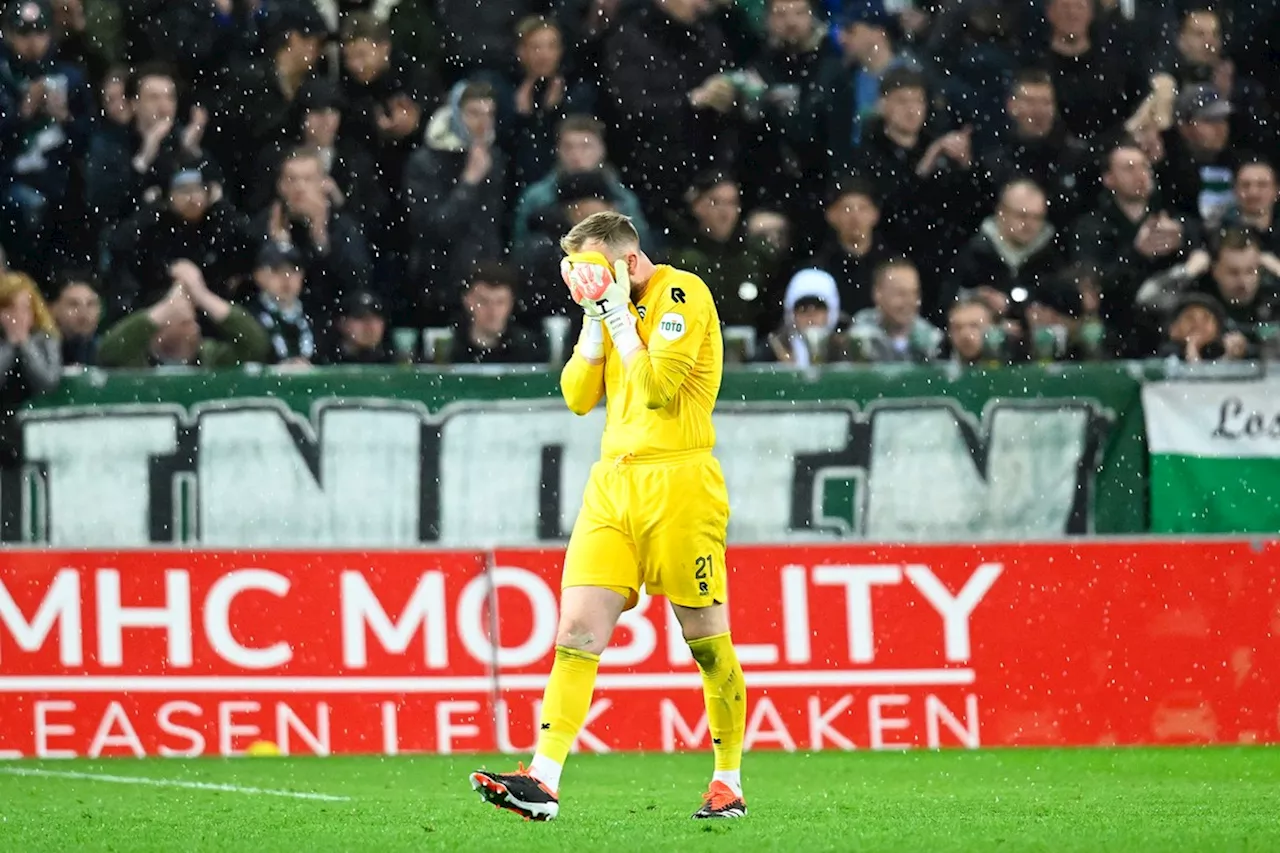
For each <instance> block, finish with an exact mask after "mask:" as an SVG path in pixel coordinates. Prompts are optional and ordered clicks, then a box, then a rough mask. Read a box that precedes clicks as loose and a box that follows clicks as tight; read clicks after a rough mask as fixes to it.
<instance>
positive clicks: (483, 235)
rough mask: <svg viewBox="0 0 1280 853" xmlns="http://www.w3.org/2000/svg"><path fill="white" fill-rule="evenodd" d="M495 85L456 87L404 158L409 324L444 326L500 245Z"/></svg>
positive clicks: (502, 213)
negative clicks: (410, 236)
mask: <svg viewBox="0 0 1280 853" xmlns="http://www.w3.org/2000/svg"><path fill="white" fill-rule="evenodd" d="M496 111H497V105H496V102H495V95H494V91H493V86H491V85H490V84H488V83H483V82H478V83H467V82H462V83H458V84H457V85H456V86H454V88H453V91H452V92H451V93H450V96H449V103H448V104H446V105H445V106H442V107H440V109H438V110H436V112H435V114H434V115H432V116H431V121H430V122H429V124H428V125H427V136H426V144H425V145H423V146H422V147H421V148H419V149H418V150H417V151H416V152H415V153H414V154H413V156H412V157H411V158H410V159H409V165H408V168H407V169H406V171H405V176H404V203H405V204H406V205H407V208H408V216H409V223H410V226H411V227H412V229H413V230H414V232H415V233H416V234H417V235H418V237H417V240H416V242H415V245H414V247H413V249H412V254H411V257H410V265H409V275H410V280H411V281H412V282H413V293H412V294H410V295H409V300H408V301H409V303H410V305H411V306H412V317H413V320H414V325H417V326H420V327H421V326H442V325H448V324H449V321H450V319H451V318H452V315H453V313H454V310H455V307H456V306H457V305H458V304H459V298H458V295H459V292H460V288H461V286H462V284H463V283H464V282H465V281H466V280H467V276H468V275H469V273H470V270H471V268H472V267H473V266H475V264H477V263H479V262H480V261H481V260H483V259H486V258H499V257H502V255H503V250H504V248H505V246H506V241H505V234H504V231H505V230H506V229H505V227H504V225H505V222H506V210H507V205H506V199H505V191H506V185H507V184H506V172H507V163H506V157H505V155H503V153H502V151H501V149H500V148H498V146H497V145H495V144H494V143H495V141H496V133H497V125H496Z"/></svg>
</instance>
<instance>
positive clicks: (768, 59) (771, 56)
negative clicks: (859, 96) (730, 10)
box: [741, 0, 853, 243]
mask: <svg viewBox="0 0 1280 853" xmlns="http://www.w3.org/2000/svg"><path fill="white" fill-rule="evenodd" d="M816 2H817V0H768V2H767V3H766V5H767V7H768V14H767V16H766V19H765V20H766V23H767V35H768V38H767V40H766V42H765V45H764V48H763V50H762V51H761V52H760V55H759V56H758V57H757V58H756V59H755V61H754V62H753V63H752V65H751V67H752V69H753V70H754V71H755V72H756V73H757V74H758V75H759V77H760V79H761V80H762V81H763V82H764V85H765V86H766V87H767V88H766V89H765V92H764V94H763V96H762V99H761V108H760V109H759V111H758V113H757V115H756V118H757V121H756V122H755V123H754V125H753V128H752V129H753V130H754V133H755V134H756V136H755V138H754V139H753V135H752V133H750V132H749V133H748V137H747V138H748V139H752V141H753V144H752V149H753V151H752V156H751V167H750V169H747V170H743V171H742V172H741V174H742V176H743V180H744V185H743V192H744V197H745V198H746V199H747V200H748V203H747V207H748V208H751V207H755V206H756V205H759V204H767V205H770V206H772V207H776V208H778V209H779V210H780V211H782V212H783V213H785V214H786V216H787V218H788V219H790V220H791V221H792V222H794V223H797V224H798V225H799V230H798V232H797V233H799V234H801V235H803V236H804V239H805V241H806V243H807V242H808V241H809V239H810V238H809V235H814V234H819V233H821V228H822V220H821V209H822V201H823V198H824V196H825V192H826V183H827V180H828V178H829V177H830V176H831V175H832V173H833V172H834V171H835V168H836V167H843V166H844V165H845V164H846V163H847V162H848V159H849V154H850V151H851V147H852V144H853V138H852V136H851V133H850V127H849V125H848V116H849V110H850V104H851V101H850V99H849V97H848V90H849V86H848V83H847V82H846V81H845V80H843V79H842V77H844V76H845V73H846V72H845V69H844V67H843V65H842V63H841V61H840V58H839V57H838V56H837V55H836V54H835V53H834V52H833V51H832V49H831V42H830V40H829V39H828V38H827V27H826V26H825V25H824V24H823V23H821V22H820V21H819V19H818V16H817V15H816V14H815V10H814V6H815V5H816ZM837 99H839V100H837ZM841 116H843V121H841V122H838V121H837V118H838V117H841Z"/></svg>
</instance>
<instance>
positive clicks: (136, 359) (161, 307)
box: [98, 260, 270, 369]
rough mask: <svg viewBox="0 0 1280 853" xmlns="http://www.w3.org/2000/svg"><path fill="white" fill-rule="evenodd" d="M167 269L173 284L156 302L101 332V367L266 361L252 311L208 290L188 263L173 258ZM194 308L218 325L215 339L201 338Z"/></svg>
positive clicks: (229, 364) (262, 335)
mask: <svg viewBox="0 0 1280 853" xmlns="http://www.w3.org/2000/svg"><path fill="white" fill-rule="evenodd" d="M170 272H171V275H172V276H173V286H172V287H171V288H170V289H169V292H168V293H166V294H165V295H164V296H163V297H162V298H161V299H160V301H158V302H157V303H156V304H154V305H152V306H151V307H150V308H146V309H144V310H142V311H136V312H134V313H133V314H130V315H129V316H128V317H125V318H124V319H123V320H121V321H119V322H118V323H116V324H115V325H114V326H112V327H111V328H110V329H108V330H107V332H106V334H104V335H103V336H102V341H101V343H100V344H99V347H98V363H99V364H100V365H101V366H103V367H128V368H135V369H136V368H144V367H159V366H184V367H232V366H235V365H241V364H247V363H259V364H260V363H262V362H263V361H265V360H266V359H267V357H268V355H269V353H270V346H269V344H268V342H267V335H266V333H265V332H264V331H263V330H262V326H260V325H259V324H258V321H257V320H255V319H254V318H253V315H252V314H250V313H249V312H247V311H246V310H245V309H243V308H241V307H239V306H238V305H232V304H231V303H230V302H227V301H226V300H225V299H223V298H222V297H220V296H218V295H217V294H216V293H214V292H213V291H212V290H210V289H209V286H208V285H207V284H206V283H205V280H204V275H203V274H202V273H201V272H200V268H199V267H197V266H196V265H195V264H193V263H192V262H191V261H187V260H180V261H176V262H174V263H173V265H172V266H171V268H170ZM197 312H200V313H201V314H203V315H204V316H205V317H206V318H207V319H208V321H209V322H210V323H211V324H212V325H213V326H215V327H216V328H217V329H218V331H219V333H220V337H219V338H217V339H210V338H206V337H205V336H204V334H203V332H202V331H201V329H200V322H199V319H198V317H197Z"/></svg>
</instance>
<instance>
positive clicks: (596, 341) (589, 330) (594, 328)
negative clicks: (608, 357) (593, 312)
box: [578, 317, 604, 361]
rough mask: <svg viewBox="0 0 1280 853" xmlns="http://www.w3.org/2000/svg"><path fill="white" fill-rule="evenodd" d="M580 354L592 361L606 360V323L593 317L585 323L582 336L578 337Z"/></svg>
mask: <svg viewBox="0 0 1280 853" xmlns="http://www.w3.org/2000/svg"><path fill="white" fill-rule="evenodd" d="M578 354H579V355H581V356H582V357H583V358H585V359H590V360H592V361H599V360H600V359H602V358H604V323H602V322H600V321H599V320H597V319H595V318H593V317H588V318H586V320H584V321H583V323H582V334H581V335H580V336H579V337H578Z"/></svg>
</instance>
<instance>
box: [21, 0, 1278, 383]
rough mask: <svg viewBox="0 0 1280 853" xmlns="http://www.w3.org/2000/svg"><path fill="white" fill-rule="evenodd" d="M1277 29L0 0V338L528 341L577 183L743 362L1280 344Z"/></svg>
mask: <svg viewBox="0 0 1280 853" xmlns="http://www.w3.org/2000/svg"><path fill="white" fill-rule="evenodd" d="M0 2H3V0H0ZM1276 35H1280V2H1277V0H1251V2H1248V3H1242V2H1228V1H1227V0H1223V2H1218V3H1207V2H1204V0H941V2H934V3H926V2H912V0H843V2H840V0H737V2H735V0H483V2H481V0H467V2H458V0H398V2H397V0H363V2H361V0H355V1H354V2H353V0H7V2H5V4H4V9H3V17H2V19H0V242H2V244H3V249H4V256H3V257H0V321H2V322H0V371H8V372H9V373H10V374H11V375H13V374H14V372H15V371H17V375H18V380H17V387H26V386H39V385H40V384H41V383H42V382H47V381H48V378H49V376H50V371H51V370H52V371H53V372H54V373H56V368H57V366H58V364H59V363H61V364H66V365H72V364H85V365H98V366H102V367H108V368H110V367H133V368H143V367H147V366H161V365H199V366H223V365H234V364H245V363H252V362H258V363H266V364H278V365H282V366H290V367H294V368H297V369H306V368H307V367H308V366H310V365H321V364H335V363H390V362H395V361H401V362H404V361H419V362H436V363H446V362H453V363H537V362H546V361H549V360H550V361H552V362H554V361H555V360H557V359H559V358H563V356H564V354H565V353H566V352H567V348H568V347H570V346H572V341H573V339H574V336H575V335H576V328H577V325H578V324H579V323H580V322H581V319H580V314H581V312H580V311H579V310H577V309H576V307H575V306H573V305H572V304H571V303H570V302H569V300H568V297H567V294H566V293H565V289H564V288H563V286H562V284H561V282H560V278H559V274H558V264H559V257H560V256H559V249H558V246H557V240H558V238H559V236H560V235H561V234H562V233H563V232H564V231H565V230H566V229H567V228H569V227H571V226H572V225H573V224H574V223H576V222H578V221H580V220H581V219H583V218H585V217H586V216H588V215H590V214H591V213H593V212H596V211H600V210H618V211H622V212H624V213H626V214H628V215H630V216H631V217H633V219H634V221H635V222H636V225H637V227H638V229H639V231H640V233H641V235H642V239H643V241H644V245H645V247H646V249H647V250H648V251H649V253H650V255H651V256H653V257H654V258H655V259H656V260H658V261H665V262H670V263H673V264H676V265H679V266H681V267H684V268H686V269H689V270H691V271H693V272H696V273H698V274H699V275H701V276H702V277H703V278H704V279H705V280H706V282H707V283H708V285H709V286H710V287H711V289H712V291H713V293H714V295H715V297H716V300H717V304H718V308H719V311H720V316H721V320H722V322H723V323H724V325H725V334H726V339H727V341H728V342H729V346H727V348H726V352H727V353H728V354H729V357H730V358H733V359H737V360H744V361H745V360H750V361H773V362H783V363H795V364H802V365H808V364H814V363H822V362H841V361H848V362H881V361H893V362H933V361H944V360H949V361H954V362H960V363H964V364H983V365H992V364H1001V363H1009V362H1016V361H1026V360H1039V361H1050V360H1062V359H1071V360H1077V359H1081V360H1082V359H1106V358H1143V357H1152V356H1167V357H1171V358H1178V359H1186V360H1191V361H1199V360H1206V359H1244V358H1257V357H1260V356H1262V357H1265V356H1270V355H1274V351H1273V349H1272V348H1273V347H1274V346H1276V344H1277V338H1276V336H1275V335H1274V330H1275V329H1276V328H1277V327H1276V326H1274V325H1273V322H1280V316H1276V315H1275V312H1276V309H1277V306H1280V297H1277V290H1276V280H1277V277H1278V276H1280V236H1278V235H1280V231H1278V230H1277V228H1276V226H1275V222H1274V218H1275V207H1276V203H1277V199H1278V197H1280V189H1278V182H1277V175H1276V166H1275V164H1274V163H1273V162H1271V160H1269V159H1268V158H1270V157H1273V156H1275V153H1276V152H1277V151H1278V150H1280V149H1277V141H1280V140H1278V137H1277V132H1276V124H1275V116H1276V115H1277V109H1280V93H1277V92H1276V91H1274V89H1275V88H1276V87H1274V86H1271V85H1270V83H1271V76H1272V74H1273V73H1274V70H1275V65H1274V63H1273V62H1272V60H1271V53H1270V45H1271V44H1272V43H1273V38H1275V37H1276ZM9 384H10V385H14V383H12V382H11V383H9ZM15 393H17V392H15ZM0 396H2V395H0ZM3 405H4V402H3V400H0V407H2V406H3Z"/></svg>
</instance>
